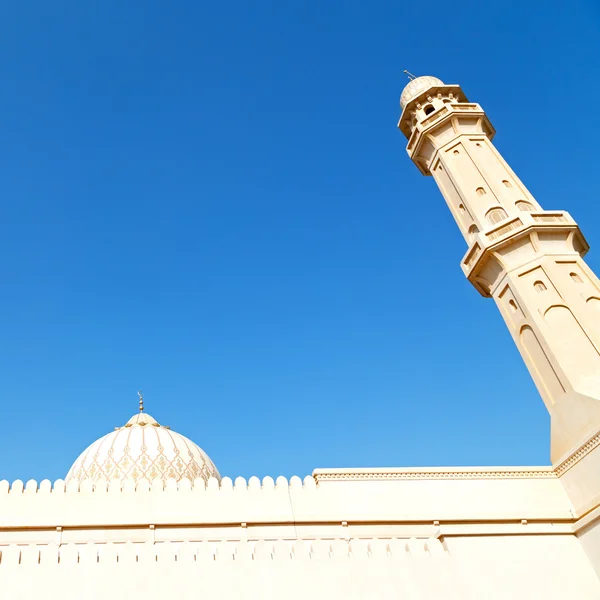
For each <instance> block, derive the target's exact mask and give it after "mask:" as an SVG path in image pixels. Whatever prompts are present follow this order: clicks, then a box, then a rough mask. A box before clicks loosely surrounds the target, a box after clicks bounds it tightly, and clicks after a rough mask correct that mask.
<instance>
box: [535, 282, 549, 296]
mask: <svg viewBox="0 0 600 600" xmlns="http://www.w3.org/2000/svg"><path fill="white" fill-rule="evenodd" d="M533 287H534V288H535V291H536V292H537V293H538V294H541V293H542V292H545V291H546V290H547V289H548V288H547V287H546V284H545V283H544V282H543V281H536V282H535V283H534V284H533Z"/></svg>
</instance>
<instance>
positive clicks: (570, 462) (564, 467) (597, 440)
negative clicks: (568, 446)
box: [554, 431, 600, 477]
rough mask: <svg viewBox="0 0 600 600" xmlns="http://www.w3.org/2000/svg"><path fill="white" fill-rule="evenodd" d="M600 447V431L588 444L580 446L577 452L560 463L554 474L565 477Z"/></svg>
mask: <svg viewBox="0 0 600 600" xmlns="http://www.w3.org/2000/svg"><path fill="white" fill-rule="evenodd" d="M598 446H600V431H598V432H597V433H595V434H594V435H593V436H592V437H591V438H590V439H589V440H588V441H587V442H585V443H584V444H582V445H581V446H579V448H577V450H575V452H572V453H571V454H569V455H568V456H567V458H565V459H563V460H562V461H560V462H559V463H558V464H557V465H556V466H555V467H554V472H555V473H556V475H557V477H560V476H561V475H564V474H565V473H566V472H567V471H568V470H569V469H571V468H572V467H574V466H575V465H576V464H577V463H578V462H579V461H580V460H582V459H583V458H585V457H586V456H587V455H588V454H589V453H590V452H592V451H593V450H594V449H595V448H597V447H598Z"/></svg>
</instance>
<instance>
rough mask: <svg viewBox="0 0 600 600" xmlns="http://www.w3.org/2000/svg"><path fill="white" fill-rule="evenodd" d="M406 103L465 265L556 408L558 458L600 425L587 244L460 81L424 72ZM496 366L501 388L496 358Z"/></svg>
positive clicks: (599, 292) (409, 124)
mask: <svg viewBox="0 0 600 600" xmlns="http://www.w3.org/2000/svg"><path fill="white" fill-rule="evenodd" d="M400 104H401V107H402V109H403V110H402V116H401V118H400V122H399V123H398V127H399V128H400V130H401V131H402V133H404V135H405V136H406V137H407V138H408V140H409V141H408V146H407V152H408V155H409V156H410V158H411V159H412V160H413V162H414V163H415V164H416V165H417V167H418V168H419V170H420V171H421V173H423V174H424V175H432V176H433V178H434V179H435V181H436V183H437V185H438V187H439V188H440V191H441V192H442V195H443V196H444V198H445V200H446V203H447V204H448V207H449V208H450V211H451V212H452V215H453V217H454V219H455V221H456V224H457V225H458V227H459V229H460V231H461V233H462V234H463V236H464V238H465V240H466V242H467V244H468V245H469V249H468V251H467V253H466V254H465V256H464V258H463V259H462V262H461V267H462V269H463V271H464V273H465V275H466V277H467V278H468V279H469V281H470V282H471V283H472V284H473V285H474V286H475V288H476V289H477V290H478V291H479V292H480V293H481V294H482V295H483V296H485V297H488V298H489V297H491V298H493V299H494V301H495V302H496V304H497V306H498V309H499V310H500V312H501V313H502V316H503V318H504V321H505V322H506V326H507V327H508V329H509V330H510V333H511V335H512V337H513V339H514V341H515V343H516V345H517V347H518V349H519V351H520V353H521V356H522V357H523V360H524V361H525V363H526V365H527V368H528V369H529V372H530V374H531V376H532V378H533V380H534V381H535V384H536V386H537V388H538V390H539V392H540V394H541V396H542V398H543V400H544V402H545V404H546V407H547V409H548V411H549V413H550V416H551V421H552V440H551V457H552V460H553V461H554V462H555V461H557V460H559V459H560V458H561V457H564V456H565V455H567V454H568V453H569V452H570V451H572V450H573V448H577V447H579V446H580V445H581V444H583V443H584V442H585V441H586V440H587V439H589V438H590V436H593V435H595V434H596V433H597V432H598V431H600V281H599V280H598V277H596V275H595V274H594V273H593V272H592V270H591V269H590V268H589V267H588V265H587V264H586V263H585V261H584V260H583V256H584V255H585V253H586V252H587V250H588V244H587V242H586V240H585V238H584V237H583V235H582V233H581V231H580V230H579V227H578V225H577V223H576V222H575V221H574V220H573V218H572V217H571V215H569V213H567V212H565V211H562V210H552V211H548V210H544V209H543V208H542V207H541V205H540V204H539V203H538V201H537V200H536V199H535V198H534V196H533V195H532V194H531V192H530V191H529V190H528V189H527V188H526V187H525V185H524V184H523V183H522V181H521V180H520V179H519V178H518V177H517V175H516V174H515V173H514V171H513V170H512V169H511V168H510V166H509V165H508V163H507V162H506V161H505V160H504V158H503V157H502V155H501V154H500V153H499V152H498V150H497V149H496V148H495V147H494V145H493V144H492V138H493V137H494V134H495V131H494V128H493V127H492V125H491V123H490V121H489V119H488V117H487V115H486V114H485V112H484V111H483V109H482V108H481V106H480V105H479V104H475V103H472V102H469V101H468V100H467V98H466V97H465V95H464V93H463V91H462V89H461V88H460V87H459V86H458V85H446V84H444V83H443V82H442V81H440V80H439V79H437V78H435V77H417V78H415V79H411V81H410V82H409V83H408V85H407V86H406V87H405V89H404V91H403V92H402V96H401V98H400ZM474 351H475V352H477V351H478V350H477V349H475V350H474ZM489 370H490V372H489V382H490V385H493V386H501V385H502V374H501V373H498V372H497V371H496V370H495V369H494V364H493V357H490V369H489Z"/></svg>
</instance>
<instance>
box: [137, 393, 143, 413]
mask: <svg viewBox="0 0 600 600" xmlns="http://www.w3.org/2000/svg"><path fill="white" fill-rule="evenodd" d="M137 395H138V396H139V397H140V412H144V396H143V394H142V392H140V391H138V393H137Z"/></svg>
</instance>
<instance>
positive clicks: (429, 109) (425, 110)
mask: <svg viewBox="0 0 600 600" xmlns="http://www.w3.org/2000/svg"><path fill="white" fill-rule="evenodd" d="M434 110H435V108H434V107H433V106H432V105H431V104H428V105H427V106H426V107H425V108H424V109H423V112H424V113H425V114H426V115H430V114H431V113H432V112H433V111H434Z"/></svg>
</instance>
